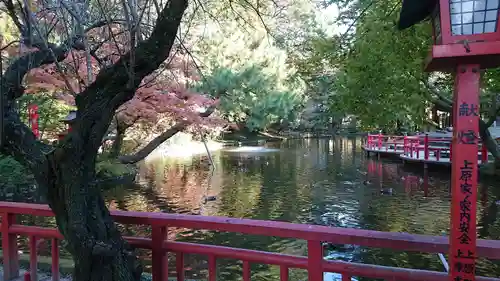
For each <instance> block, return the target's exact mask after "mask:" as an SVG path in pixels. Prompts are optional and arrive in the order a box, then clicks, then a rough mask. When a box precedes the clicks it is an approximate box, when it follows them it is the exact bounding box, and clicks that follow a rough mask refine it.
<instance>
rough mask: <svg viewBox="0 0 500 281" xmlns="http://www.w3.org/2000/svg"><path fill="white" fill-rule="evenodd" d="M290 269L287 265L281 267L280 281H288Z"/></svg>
mask: <svg viewBox="0 0 500 281" xmlns="http://www.w3.org/2000/svg"><path fill="white" fill-rule="evenodd" d="M288 272H289V271H288V267H286V266H285V265H282V266H280V281H288V278H289V277H288V275H289V274H288Z"/></svg>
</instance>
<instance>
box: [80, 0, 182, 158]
mask: <svg viewBox="0 0 500 281" xmlns="http://www.w3.org/2000/svg"><path fill="white" fill-rule="evenodd" d="M187 4H188V3H187V0H171V1H169V2H168V3H167V4H166V5H165V7H163V10H162V11H161V13H160V14H159V15H158V19H157V22H156V26H155V28H154V29H153V31H152V33H151V36H150V37H149V38H148V39H147V40H145V41H142V42H140V43H139V44H138V45H137V47H136V49H135V50H131V51H134V52H135V62H134V64H133V65H132V63H131V61H130V60H129V58H130V51H129V52H127V53H126V54H124V55H123V56H121V57H120V59H119V60H118V61H117V62H116V63H115V64H113V65H112V66H111V67H109V68H107V69H104V70H101V72H100V73H99V74H98V75H97V77H96V79H95V81H94V82H93V83H92V84H90V85H89V86H88V87H87V88H86V89H85V90H84V91H83V92H82V93H81V94H80V95H78V96H77V97H76V105H77V108H78V112H77V119H76V122H75V125H74V127H73V128H74V132H77V133H78V138H81V141H82V142H83V143H85V150H86V151H87V155H88V156H91V155H92V154H93V153H94V152H95V151H97V149H98V148H99V146H100V142H101V139H102V137H103V136H104V134H105V133H106V131H107V128H108V126H109V124H110V122H111V120H112V118H113V115H114V113H115V111H116V110H117V109H118V107H119V106H120V105H122V104H123V103H125V102H127V101H128V100H130V99H131V98H132V97H133V96H134V94H135V91H136V90H137V88H138V87H139V85H140V83H141V81H142V80H143V79H144V77H146V76H147V75H149V74H151V73H152V72H153V71H155V70H156V69H157V68H158V67H159V66H160V65H161V63H163V61H165V60H166V59H167V58H168V56H169V54H170V50H171V48H172V45H173V44H174V41H175V37H176V34H177V30H178V27H179V25H180V22H181V19H182V17H183V15H184V11H185V10H186V8H187ZM132 68H133V73H134V74H135V75H134V77H132V78H131V77H130V76H129V73H130V72H128V71H127V70H128V69H132ZM82 116H84V117H85V118H81V117H82ZM70 135H71V134H70Z"/></svg>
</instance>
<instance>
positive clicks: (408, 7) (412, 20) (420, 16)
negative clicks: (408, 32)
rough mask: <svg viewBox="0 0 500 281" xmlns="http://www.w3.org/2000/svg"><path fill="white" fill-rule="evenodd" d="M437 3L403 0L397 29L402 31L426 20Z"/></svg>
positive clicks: (426, 0) (433, 1) (429, 0)
mask: <svg viewBox="0 0 500 281" xmlns="http://www.w3.org/2000/svg"><path fill="white" fill-rule="evenodd" d="M437 2H438V1H437V0H403V7H402V8H401V12H400V14H399V23H398V28H399V29H400V30H403V29H406V28H408V27H411V26H413V25H415V24H417V23H419V22H421V21H423V20H425V19H427V17H429V16H430V15H431V13H432V11H433V10H434V8H435V7H436V4H437Z"/></svg>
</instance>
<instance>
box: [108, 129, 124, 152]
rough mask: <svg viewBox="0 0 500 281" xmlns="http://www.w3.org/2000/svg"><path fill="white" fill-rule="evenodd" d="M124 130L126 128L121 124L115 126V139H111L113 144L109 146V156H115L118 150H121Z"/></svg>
mask: <svg viewBox="0 0 500 281" xmlns="http://www.w3.org/2000/svg"><path fill="white" fill-rule="evenodd" d="M125 131H126V128H125V127H123V126H119V125H117V126H116V137H115V140H114V141H113V146H112V147H111V155H110V156H111V157H112V158H117V157H118V155H120V152H121V151H122V146H123V139H124V138H125Z"/></svg>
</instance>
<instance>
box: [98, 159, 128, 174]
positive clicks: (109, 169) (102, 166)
mask: <svg viewBox="0 0 500 281" xmlns="http://www.w3.org/2000/svg"><path fill="white" fill-rule="evenodd" d="M134 173H135V169H134V168H133V167H132V166H130V165H126V164H122V163H119V162H118V161H117V160H114V159H103V160H101V161H98V162H97V163H96V174H97V176H98V177H99V178H112V177H120V176H126V175H130V174H134Z"/></svg>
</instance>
